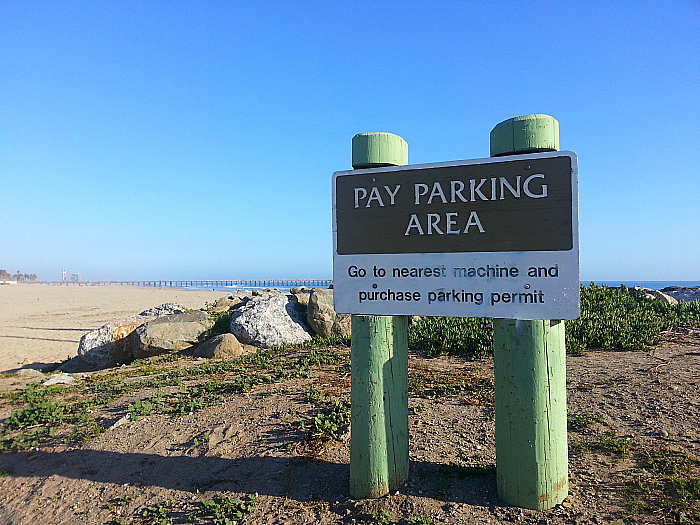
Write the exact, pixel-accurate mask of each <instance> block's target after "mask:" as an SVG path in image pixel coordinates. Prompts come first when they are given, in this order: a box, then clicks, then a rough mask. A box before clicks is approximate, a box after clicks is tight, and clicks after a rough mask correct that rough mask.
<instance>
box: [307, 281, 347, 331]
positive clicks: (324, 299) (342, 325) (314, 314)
mask: <svg viewBox="0 0 700 525" xmlns="http://www.w3.org/2000/svg"><path fill="white" fill-rule="evenodd" d="M306 319H307V322H308V323H309V326H310V327H311V328H312V329H313V331H314V332H316V333H317V334H318V335H320V336H321V337H330V336H333V335H336V336H349V335H350V332H351V325H350V323H351V317H350V315H348V314H338V313H336V312H335V309H334V306H333V290H329V289H325V288H314V289H313V291H312V292H311V296H310V297H309V305H308V308H307V310H306Z"/></svg>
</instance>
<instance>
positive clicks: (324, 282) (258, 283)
mask: <svg viewBox="0 0 700 525" xmlns="http://www.w3.org/2000/svg"><path fill="white" fill-rule="evenodd" d="M332 283H333V280H332V279H234V280H226V281H211V280H204V281H200V280H167V281H82V282H78V281H57V282H51V283H48V284H55V285H69V286H146V287H153V288H225V287H231V288H233V287H251V288H291V287H293V286H306V287H308V288H328V287H329V286H330V285H331V284H332Z"/></svg>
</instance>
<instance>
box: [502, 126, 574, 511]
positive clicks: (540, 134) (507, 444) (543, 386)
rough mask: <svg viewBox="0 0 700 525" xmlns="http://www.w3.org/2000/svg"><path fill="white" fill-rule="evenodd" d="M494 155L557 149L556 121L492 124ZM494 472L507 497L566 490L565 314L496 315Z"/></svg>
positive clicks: (518, 499) (558, 494)
mask: <svg viewBox="0 0 700 525" xmlns="http://www.w3.org/2000/svg"><path fill="white" fill-rule="evenodd" d="M490 143H491V156H492V157H495V156H501V155H514V154H520V153H535V152H541V151H558V150H559V123H558V122H557V121H556V120H555V119H554V118H552V117H550V116H548V115H526V116H523V117H516V118H512V119H509V120H506V121H504V122H501V123H500V124H498V125H497V126H496V127H495V128H493V130H492V131H491V140H490ZM493 348H494V368H495V371H494V374H495V389H496V394H495V395H496V400H495V404H496V410H495V412H496V475H497V485H498V495H499V497H500V498H501V499H502V500H504V501H505V502H507V503H510V504H511V505H517V506H519V507H524V508H528V509H548V508H551V507H553V506H555V505H557V504H559V503H561V502H562V501H564V499H565V498H566V496H567V495H568V490H569V477H568V461H569V458H568V443H567V436H566V347H565V344H564V321H550V320H533V321H527V320H514V319H494V322H493Z"/></svg>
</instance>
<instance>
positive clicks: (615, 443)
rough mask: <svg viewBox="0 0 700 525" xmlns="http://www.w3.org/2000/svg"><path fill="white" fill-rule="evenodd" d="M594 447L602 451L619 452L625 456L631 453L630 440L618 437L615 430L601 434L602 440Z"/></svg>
mask: <svg viewBox="0 0 700 525" xmlns="http://www.w3.org/2000/svg"><path fill="white" fill-rule="evenodd" d="M593 447H594V448H596V449H597V450H600V451H602V452H608V453H611V454H618V455H620V456H621V457H623V458H627V457H629V455H630V443H629V441H627V440H626V439H623V438H619V437H617V435H616V434H615V431H613V430H611V431H609V432H605V433H603V434H601V436H600V440H599V441H598V442H597V443H595V444H594V445H593Z"/></svg>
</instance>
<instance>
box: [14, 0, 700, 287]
mask: <svg viewBox="0 0 700 525" xmlns="http://www.w3.org/2000/svg"><path fill="white" fill-rule="evenodd" d="M530 113H546V114H549V115H552V116H554V117H555V118H556V119H558V120H559V122H560V126H561V147H562V149H567V150H573V151H575V152H576V153H577V154H578V156H579V166H580V239H581V276H582V278H583V279H584V280H611V279H620V280H700V182H699V181H700V169H699V168H698V162H699V155H698V154H699V153H700V2H698V1H697V0H686V1H683V0H676V1H641V0H635V1H618V2H609V1H606V2H603V1H600V2H598V1H593V2H556V1H541V2H537V1H535V2H522V1H512V2H510V1H494V2H467V1H439V2H435V1H431V2H428V1H425V2H418V1H406V0H401V1H386V2H384V1H371V2H370V1H362V0H354V1H333V2H329V1H318V2H311V1H308V2H300V1H282V0H280V1H274V2H234V1H227V2H224V1H219V2H213V1H188V2H184V1H183V2H175V1H172V2H166V1H163V2H145V1H129V2H121V1H120V2H117V1H95V0H90V1H70V2H64V1H50V2H32V1H10V0H5V1H3V2H2V3H0V268H2V269H5V270H7V271H10V272H11V273H14V272H15V271H17V270H21V271H22V272H25V273H35V274H37V275H38V276H39V279H41V280H60V277H61V270H62V269H66V270H67V271H68V274H69V275H70V274H71V273H80V274H82V275H83V277H84V278H87V279H91V280H100V279H180V278H192V279H226V278H228V279H235V278H252V277H257V278H283V277H287V278H310V277H316V278H328V277H330V276H331V274H332V235H331V176H332V173H333V172H334V171H337V170H343V169H349V168H350V140H351V138H352V136H353V135H354V134H356V133H361V132H367V131H389V132H392V133H396V134H398V135H401V136H402V137H403V138H404V139H406V141H407V142H408V144H409V155H410V162H411V163H412V164H418V163H427V162H439V161H448V160H457V159H470V158H482V157H487V156H488V154H489V148H488V137H489V132H490V130H491V129H492V128H493V126H495V125H496V124H497V123H499V122H501V121H502V120H505V119H507V118H510V117H515V116H519V115H526V114H530Z"/></svg>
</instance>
